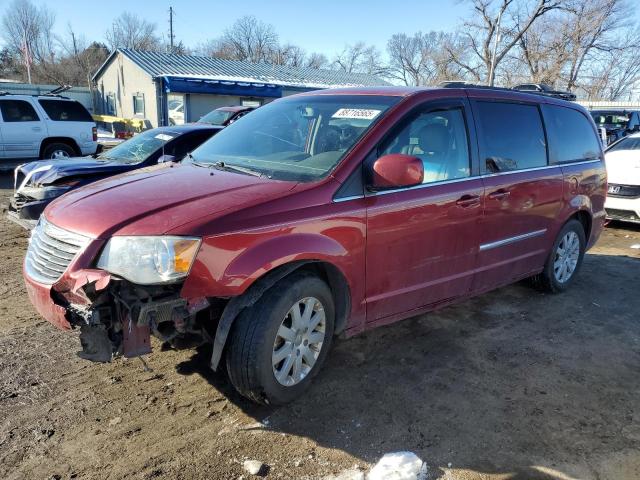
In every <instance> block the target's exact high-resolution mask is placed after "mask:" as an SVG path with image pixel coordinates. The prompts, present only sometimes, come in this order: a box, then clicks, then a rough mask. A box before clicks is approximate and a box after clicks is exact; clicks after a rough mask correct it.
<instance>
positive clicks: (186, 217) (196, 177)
mask: <svg viewBox="0 0 640 480" xmlns="http://www.w3.org/2000/svg"><path fill="white" fill-rule="evenodd" d="M296 185H297V183H295V182H283V181H276V180H270V179H266V178H259V177H254V176H250V175H243V174H238V173H233V172H226V171H220V170H216V169H209V168H206V167H199V166H196V165H193V164H191V163H184V164H170V163H165V164H160V165H156V166H153V167H147V168H142V169H138V170H134V171H132V172H129V173H125V174H123V175H118V176H115V177H109V178H106V179H104V180H100V181H98V182H95V183H91V184H89V185H87V186H84V187H81V188H79V189H77V190H73V191H71V192H69V193H67V194H66V195H63V196H62V197H60V198H59V199H57V200H56V201H54V202H53V203H51V204H50V205H49V206H48V207H47V209H46V210H45V212H44V215H45V216H46V218H47V220H48V221H49V222H51V223H53V224H54V225H57V226H58V227H61V228H64V229H67V230H71V231H73V232H77V233H80V234H82V235H86V236H90V237H94V238H108V237H110V236H111V235H113V234H115V233H118V234H119V235H162V234H167V233H170V232H171V230H172V229H175V228H177V227H179V226H181V225H184V224H186V223H188V222H191V221H194V220H196V219H199V218H203V217H207V218H212V217H216V216H220V215H223V214H228V213H231V212H233V211H237V210H240V209H242V208H246V207H250V206H252V205H256V204H258V203H262V202H264V201H266V200H269V199H272V198H276V197H278V196H281V195H282V194H284V193H285V192H287V191H289V190H292V189H293V188H294V187H295V186H296Z"/></svg>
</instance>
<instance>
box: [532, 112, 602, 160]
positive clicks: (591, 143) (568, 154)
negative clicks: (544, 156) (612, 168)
mask: <svg viewBox="0 0 640 480" xmlns="http://www.w3.org/2000/svg"><path fill="white" fill-rule="evenodd" d="M543 111H544V120H545V123H546V125H547V132H548V134H549V147H550V148H549V150H550V153H551V159H552V162H553V163H566V162H575V161H581V160H591V159H595V158H598V157H599V156H600V141H599V140H598V136H597V135H596V132H595V130H594V129H593V127H592V126H591V123H590V122H589V120H587V117H585V116H584V115H583V114H581V113H580V112H578V111H577V110H574V109H572V108H565V107H558V106H555V105H545V106H544V108H543Z"/></svg>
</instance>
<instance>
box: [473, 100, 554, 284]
mask: <svg viewBox="0 0 640 480" xmlns="http://www.w3.org/2000/svg"><path fill="white" fill-rule="evenodd" d="M472 105H473V110H474V117H475V119H476V125H477V131H478V143H479V146H480V169H481V173H482V181H483V184H484V190H485V192H484V215H483V217H482V221H481V224H480V236H481V239H480V246H479V252H478V273H477V274H476V277H475V279H474V287H473V289H474V290H475V291H485V290H490V289H492V288H495V287H497V286H500V285H505V284H508V283H511V282H513V281H515V280H518V279H521V278H523V277H526V276H527V275H530V274H533V273H536V272H537V271H539V270H540V269H541V268H542V267H543V265H544V262H545V260H546V256H547V253H548V251H549V248H550V245H551V244H552V242H553V239H554V236H555V222H556V218H557V215H558V213H559V212H560V209H561V206H562V188H563V179H562V170H561V169H560V167H559V166H555V165H549V161H548V147H547V136H546V132H545V129H544V125H543V122H542V114H541V111H540V107H539V106H538V105H537V104H535V103H525V102H509V101H502V100H500V101H498V100H488V99H482V100H480V99H478V100H473V101H472Z"/></svg>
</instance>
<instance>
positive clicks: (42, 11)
mask: <svg viewBox="0 0 640 480" xmlns="http://www.w3.org/2000/svg"><path fill="white" fill-rule="evenodd" d="M54 23H55V16H54V14H53V13H52V12H51V11H50V10H49V9H47V8H46V7H45V6H42V7H37V6H36V5H35V4H34V3H32V2H31V0H14V1H13V2H12V3H11V4H10V5H9V7H8V8H7V11H6V13H5V15H4V16H3V18H2V33H1V35H2V38H3V39H4V40H5V42H6V45H7V47H8V49H9V51H10V52H11V53H12V54H13V55H14V56H16V57H21V59H22V63H23V65H26V64H27V63H29V65H31V63H36V62H40V63H44V62H53V61H54V60H55V58H54V57H55V50H54V39H53V33H52V31H53V25H54Z"/></svg>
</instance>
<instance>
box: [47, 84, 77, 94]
mask: <svg viewBox="0 0 640 480" xmlns="http://www.w3.org/2000/svg"><path fill="white" fill-rule="evenodd" d="M71 88H73V87H71V85H60V86H59V87H58V88H54V89H53V90H51V91H50V92H49V93H45V94H44V95H56V96H57V95H58V94H59V93H62V92H66V91H67V90H71Z"/></svg>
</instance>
